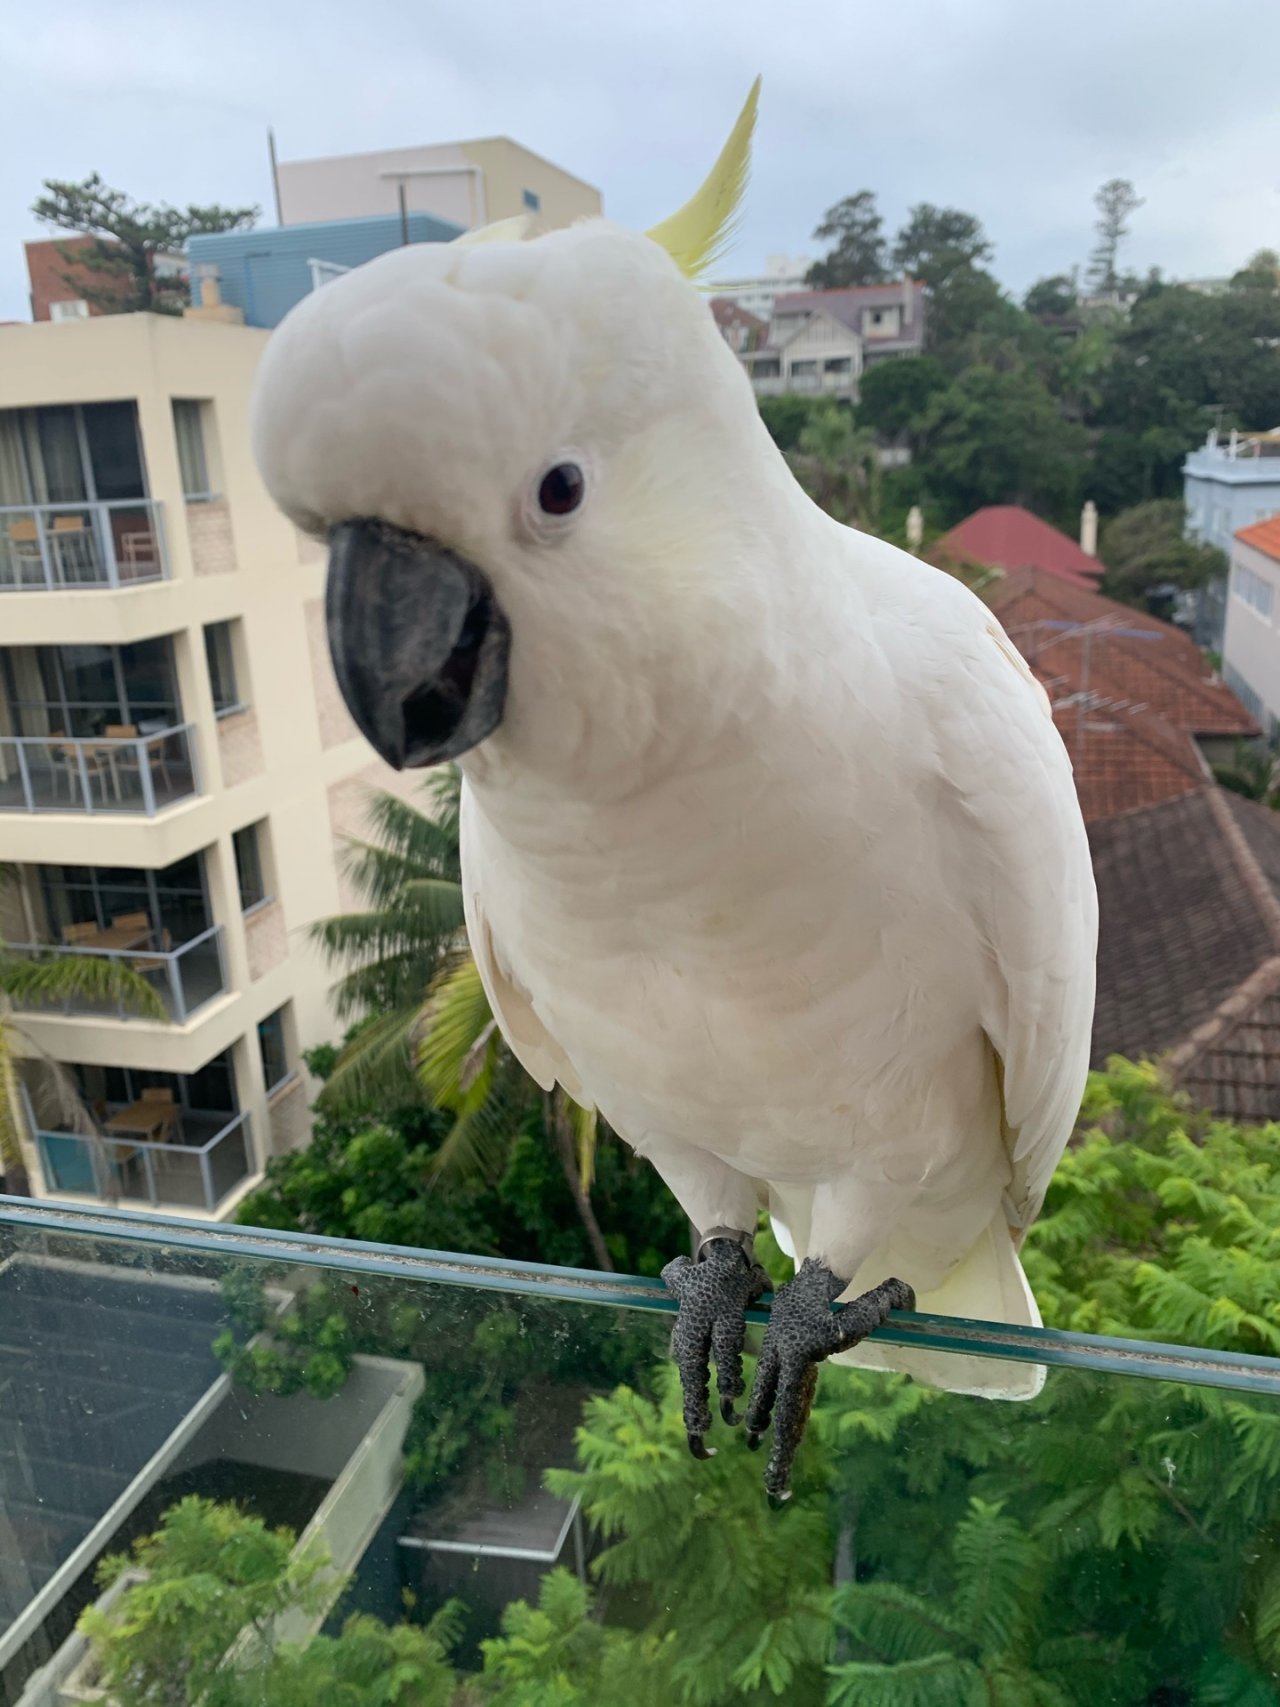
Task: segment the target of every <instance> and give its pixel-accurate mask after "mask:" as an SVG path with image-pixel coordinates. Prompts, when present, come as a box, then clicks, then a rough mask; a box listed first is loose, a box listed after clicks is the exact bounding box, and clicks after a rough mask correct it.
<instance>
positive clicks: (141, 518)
mask: <svg viewBox="0 0 1280 1707" xmlns="http://www.w3.org/2000/svg"><path fill="white" fill-rule="evenodd" d="M167 574H168V565H167V562H166V558H165V548H164V529H163V525H162V520H161V510H160V505H159V504H155V503H151V502H150V501H148V500H145V499H138V498H122V499H118V500H116V501H114V502H111V503H84V504H30V505H24V506H14V505H3V506H0V592H11V593H14V592H17V593H24V592H25V593H30V592H52V591H54V590H55V589H66V588H71V589H75V590H79V589H82V588H86V587H132V586H136V585H138V584H139V583H141V582H144V581H162V580H163V579H164V578H165V576H166V575H167Z"/></svg>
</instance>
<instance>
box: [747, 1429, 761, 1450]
mask: <svg viewBox="0 0 1280 1707" xmlns="http://www.w3.org/2000/svg"><path fill="white" fill-rule="evenodd" d="M763 1444H764V1436H763V1435H762V1434H759V1433H757V1432H756V1430H755V1429H753V1428H749V1429H748V1430H747V1451H748V1452H759V1450H760V1448H761V1446H762V1445H763Z"/></svg>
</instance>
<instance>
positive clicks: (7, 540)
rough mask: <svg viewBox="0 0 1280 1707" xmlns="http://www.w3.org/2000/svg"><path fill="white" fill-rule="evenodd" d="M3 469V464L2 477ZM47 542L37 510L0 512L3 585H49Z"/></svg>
mask: <svg viewBox="0 0 1280 1707" xmlns="http://www.w3.org/2000/svg"><path fill="white" fill-rule="evenodd" d="M3 449H4V444H3V439H2V438H0V463H2V462H3ZM2 475H3V469H2V467H0V477H2ZM46 551H47V543H46V542H45V541H44V540H43V539H42V533H41V517H40V515H39V514H38V512H37V511H35V510H6V511H4V512H3V513H0V588H10V589H14V590H21V589H23V588H28V589H30V588H33V587H46V586H48V585H50V583H51V578H52V570H51V568H50V566H49V563H48V561H47V557H46Z"/></svg>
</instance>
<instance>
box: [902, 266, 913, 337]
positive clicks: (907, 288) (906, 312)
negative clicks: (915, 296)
mask: <svg viewBox="0 0 1280 1707" xmlns="http://www.w3.org/2000/svg"><path fill="white" fill-rule="evenodd" d="M912 282H913V281H912V278H911V274H910V273H903V275H902V324H903V325H904V326H910V324H911V297H912V290H911V285H912Z"/></svg>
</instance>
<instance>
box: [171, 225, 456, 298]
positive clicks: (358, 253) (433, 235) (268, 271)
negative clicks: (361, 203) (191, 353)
mask: <svg viewBox="0 0 1280 1707" xmlns="http://www.w3.org/2000/svg"><path fill="white" fill-rule="evenodd" d="M408 225H409V240H410V242H412V243H448V242H449V241H450V240H451V239H452V238H454V237H457V236H459V235H460V233H461V231H462V227H461V226H460V225H452V224H450V222H449V221H448V220H445V219H436V218H434V217H433V216H432V215H431V214H429V213H410V214H409V216H408ZM401 241H402V233H401V228H400V216H399V214H374V215H373V216H372V217H371V218H368V219H329V220H322V221H320V222H318V223H316V224H314V225H281V226H272V227H269V228H268V229H267V230H264V231H221V232H217V233H215V234H212V235H209V236H205V237H193V238H192V239H191V240H190V242H189V243H188V245H187V258H188V260H189V262H190V264H191V269H192V280H193V286H194V292H193V294H195V295H196V297H197V300H198V293H199V285H198V282H196V281H197V278H198V275H197V273H196V269H197V268H198V267H201V266H208V265H213V266H216V267H217V269H218V288H219V290H220V291H221V293H222V300H223V301H224V302H229V303H231V304H232V305H233V306H234V307H236V308H241V309H243V310H244V317H245V322H246V324H247V325H250V326H278V325H279V323H280V321H281V320H283V319H284V317H285V315H286V314H287V313H288V312H289V310H290V309H291V308H292V307H293V306H294V305H295V303H298V302H300V301H301V300H302V298H303V297H304V296H306V295H307V294H308V293H309V291H310V290H311V268H310V266H309V265H308V262H310V261H331V262H332V263H333V264H334V265H335V266H339V267H359V266H361V265H363V263H364V262H365V261H372V260H373V259H374V257H375V256H376V255H383V254H385V253H386V252H387V250H388V249H398V248H399V247H400V244H401Z"/></svg>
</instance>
